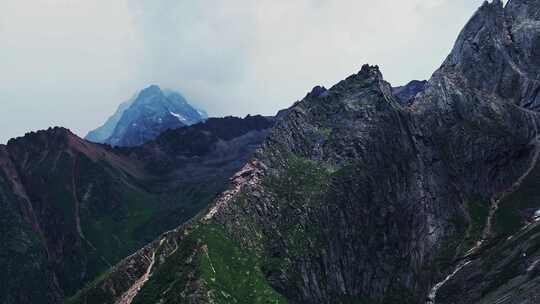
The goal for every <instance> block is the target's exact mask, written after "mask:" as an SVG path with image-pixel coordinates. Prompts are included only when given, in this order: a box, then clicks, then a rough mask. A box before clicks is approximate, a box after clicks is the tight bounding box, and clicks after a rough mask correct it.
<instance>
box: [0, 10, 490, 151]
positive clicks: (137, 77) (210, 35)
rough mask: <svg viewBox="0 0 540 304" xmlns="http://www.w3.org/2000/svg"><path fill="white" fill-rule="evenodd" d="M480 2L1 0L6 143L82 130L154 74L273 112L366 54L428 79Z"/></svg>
mask: <svg viewBox="0 0 540 304" xmlns="http://www.w3.org/2000/svg"><path fill="white" fill-rule="evenodd" d="M481 3H482V1H481V0H474V1H471V0H453V1H450V0H402V1H395V0H378V1H369V0H341V1H335V0H294V1H291V0H259V1H245V0H242V1H241V0H213V1H198V0H115V1H110V0H93V1H83V0H32V1H30V0H2V1H1V2H0V41H2V48H1V49H0V91H1V92H2V94H1V95H0V109H1V110H0V111H2V112H1V114H3V115H2V119H1V120H0V142H1V141H4V140H5V139H7V138H8V137H12V136H15V135H22V134H23V133H24V131H26V130H31V129H38V128H45V127H48V126H50V125H64V126H66V127H69V128H72V129H73V130H75V131H76V132H78V133H79V134H81V135H84V133H85V132H86V131H88V130H89V129H91V128H92V127H95V126H97V125H98V124H100V123H101V122H102V121H103V120H104V119H105V117H106V116H107V115H109V114H110V113H112V112H113V109H114V108H115V107H116V106H117V105H118V103H120V102H121V101H123V100H124V99H127V98H129V97H130V96H131V95H132V94H133V92H134V91H136V90H138V89H141V88H142V87H143V86H146V85H148V84H151V83H157V84H161V85H163V86H166V87H171V88H176V89H181V90H182V91H183V92H184V93H185V95H187V97H189V98H191V99H193V100H195V101H197V102H198V103H199V104H201V105H202V106H203V107H204V108H205V109H207V110H208V111H209V112H210V114H211V115H225V114H235V115H245V114H247V113H263V114H272V113H275V112H276V111H277V110H278V109H281V108H284V107H287V106H289V105H290V104H291V103H292V102H293V101H294V100H296V99H299V98H301V97H302V96H303V95H304V94H305V92H306V91H308V90H309V89H310V88H311V87H313V86H314V85H316V84H323V85H325V86H330V85H332V84H333V83H335V82H336V81H338V80H340V79H343V78H344V77H346V76H348V75H349V74H351V73H354V72H356V71H357V70H358V69H359V68H360V66H361V65H362V64H364V63H366V62H368V63H370V64H379V65H380V66H381V69H382V71H383V73H384V75H385V77H386V78H387V79H388V80H389V81H391V82H392V83H394V84H402V83H404V82H406V81H408V80H410V79H413V78H427V77H429V76H430V74H431V72H433V71H434V70H435V69H436V68H437V67H438V65H439V64H440V63H441V62H442V60H443V59H444V57H445V56H446V54H447V53H448V52H449V50H450V48H451V46H452V44H453V42H454V39H455V38H456V37H457V34H458V31H459V30H460V29H461V27H462V26H463V24H464V23H465V21H466V20H467V19H468V18H469V16H471V15H472V13H473V11H474V10H475V8H476V7H477V6H479V5H480V4H481Z"/></svg>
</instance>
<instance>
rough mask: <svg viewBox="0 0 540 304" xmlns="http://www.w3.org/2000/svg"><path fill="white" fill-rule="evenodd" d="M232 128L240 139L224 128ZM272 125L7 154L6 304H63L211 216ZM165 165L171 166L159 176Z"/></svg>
mask: <svg viewBox="0 0 540 304" xmlns="http://www.w3.org/2000/svg"><path fill="white" fill-rule="evenodd" d="M224 120H226V122H224ZM228 123H233V124H234V126H235V127H236V129H235V130H234V132H232V133H227V132H226V131H224V130H223V128H226V125H227V124H228ZM223 124H225V126H223ZM216 125H222V126H221V128H219V127H217V126H216ZM271 125H272V121H271V119H267V118H264V117H260V116H259V117H249V118H246V119H245V120H244V119H239V118H233V117H228V118H226V119H212V120H211V121H210V122H208V124H206V123H205V124H200V125H196V126H193V128H194V129H193V130H190V128H192V127H187V128H186V130H178V131H177V133H175V130H170V131H168V132H167V134H166V135H165V136H164V138H162V139H161V138H160V139H159V141H156V142H152V143H149V144H148V145H147V146H144V147H140V148H130V149H113V148H111V147H109V146H105V145H99V144H93V143H89V142H86V141H83V140H81V139H79V138H78V137H76V136H75V135H73V134H72V133H71V132H69V131H68V130H66V129H62V128H54V129H50V130H46V131H40V132H37V133H30V134H27V135H26V136H25V137H22V138H18V139H14V140H11V141H10V143H9V144H8V145H7V146H0V148H1V149H2V154H1V155H0V174H1V177H2V178H1V180H0V182H1V183H0V208H2V211H3V212H2V216H1V220H0V239H2V240H4V244H5V246H2V248H0V259H1V260H2V263H0V270H1V271H0V273H2V275H4V274H5V275H6V277H5V280H2V282H1V283H0V302H2V303H6V304H11V303H17V304H19V303H60V302H62V301H63V299H64V298H67V297H71V296H73V295H75V294H76V292H77V291H78V290H80V289H81V288H82V287H83V286H85V284H89V283H90V282H92V281H93V280H94V279H96V278H97V277H99V276H102V275H103V274H104V273H105V271H106V270H107V269H109V268H111V267H112V266H113V265H115V264H117V263H119V262H120V261H121V260H122V259H123V258H125V257H127V256H128V255H130V254H132V253H134V252H136V251H137V250H138V249H140V248H142V247H143V246H144V245H146V244H148V243H150V242H151V241H152V240H154V239H155V238H157V237H158V236H159V235H160V234H162V233H163V232H165V231H168V230H171V229H173V228H175V227H178V226H179V225H182V224H183V223H184V222H186V221H187V220H189V219H191V218H192V217H194V216H195V215H196V214H197V213H199V212H200V211H201V210H203V209H204V208H206V207H207V206H208V204H209V203H210V202H211V201H212V200H213V199H214V198H215V196H216V195H217V194H219V193H220V192H222V191H223V190H224V189H226V186H227V183H228V179H229V177H230V176H231V175H232V174H233V173H234V172H236V171H237V170H238V169H239V168H240V166H242V164H243V163H244V162H245V161H246V160H247V159H248V158H249V157H250V155H251V154H252V153H253V151H254V150H255V148H256V147H257V145H258V144H259V143H260V142H261V141H262V140H263V139H264V137H265V136H266V130H267V129H268V128H269V127H270V126H271ZM213 129H220V132H221V133H223V134H227V135H228V137H227V138H223V136H219V135H215V134H214V133H213V132H212V131H211V130H213ZM197 135H201V136H204V138H202V139H199V141H193V146H190V142H189V141H187V140H186V139H185V138H184V137H189V138H194V137H197ZM177 142H178V143H181V144H182V148H181V149H180V148H175V146H178V143H177ZM165 146H167V147H166V148H164V147H165ZM161 163H167V164H168V165H167V166H166V167H165V166H164V167H163V168H160V170H158V171H159V174H156V167H157V164H161ZM193 172H196V173H197V174H196V175H194V174H193ZM18 264H21V266H20V267H17V268H15V267H16V265H18ZM27 268H28V271H26V270H25V269H27ZM16 269H17V270H16ZM29 273H32V274H34V275H33V276H32V277H33V278H36V279H35V281H33V280H30V279H28V278H27V277H28V275H29ZM40 274H41V275H40Z"/></svg>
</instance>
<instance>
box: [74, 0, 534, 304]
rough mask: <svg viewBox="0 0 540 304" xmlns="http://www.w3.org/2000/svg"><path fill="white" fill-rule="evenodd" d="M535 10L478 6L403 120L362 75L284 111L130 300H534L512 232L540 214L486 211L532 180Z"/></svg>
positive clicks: (528, 240) (386, 92)
mask: <svg viewBox="0 0 540 304" xmlns="http://www.w3.org/2000/svg"><path fill="white" fill-rule="evenodd" d="M539 12H540V1H526V0H511V1H510V2H509V3H508V4H507V6H506V7H503V4H502V2H501V1H493V2H492V3H488V2H486V3H485V4H484V5H483V6H482V7H481V8H480V9H479V11H478V12H477V13H476V14H475V15H474V16H473V18H472V19H471V21H470V22H469V23H468V24H467V26H466V27H465V29H464V30H463V32H462V33H461V34H460V37H459V38H458V41H457V43H456V46H455V47H454V49H453V50H452V52H451V54H450V55H449V57H448V58H447V60H446V61H445V62H444V64H443V65H442V67H441V68H440V69H439V70H438V71H437V72H436V73H435V74H434V75H433V77H432V78H431V79H430V80H429V82H428V83H427V84H426V86H425V88H424V90H423V91H421V92H420V93H418V94H416V95H415V97H414V98H413V100H411V102H410V105H409V106H407V107H404V106H402V104H401V103H400V102H399V100H398V99H397V98H396V96H394V95H393V94H392V88H391V86H390V85H389V84H388V83H386V82H385V81H384V80H383V78H382V75H381V73H380V72H379V69H378V68H377V67H372V66H367V65H366V66H364V67H363V68H362V70H361V71H360V72H359V73H358V74H355V75H352V76H350V77H349V78H347V79H346V80H344V81H342V82H340V83H338V84H337V85H335V86H334V87H332V88H330V89H328V90H322V89H316V90H314V91H313V92H312V93H310V94H308V95H307V96H306V98H304V99H303V100H302V101H300V102H298V103H296V104H295V105H294V106H293V107H291V108H290V109H288V110H287V111H286V112H282V113H281V114H280V115H279V121H278V122H277V124H276V126H275V127H274V129H273V131H272V134H271V135H270V137H269V138H268V139H267V140H266V142H265V143H264V144H263V146H262V147H261V149H259V151H258V152H257V154H256V156H255V157H254V159H253V160H252V161H251V162H250V166H249V168H247V169H246V170H243V171H241V172H240V173H239V175H237V176H236V177H235V179H234V180H233V181H232V186H231V189H230V190H229V191H227V192H225V193H224V194H223V195H222V196H221V197H220V198H219V199H218V200H216V204H215V205H214V206H213V207H212V208H210V209H209V211H208V212H206V213H204V214H202V215H201V217H199V218H197V219H196V221H194V222H193V223H191V225H189V227H183V228H181V229H179V230H178V231H176V232H173V233H171V234H170V235H169V236H168V239H174V240H176V241H175V244H176V245H175V246H176V249H175V250H173V251H174V252H175V253H170V254H168V255H164V256H163V261H162V262H161V263H158V264H156V265H155V266H154V268H155V270H154V271H153V274H152V276H151V277H150V280H149V281H148V283H147V284H146V285H145V286H143V288H142V289H141V291H140V293H139V294H138V295H137V296H136V297H135V299H134V302H135V303H143V302H144V301H146V302H152V303H153V302H158V303H212V302H217V303H230V302H238V303H266V302H275V303H284V302H290V303H356V302H360V303H364V302H367V303H425V301H426V299H427V297H428V294H429V293H430V291H432V288H433V286H435V285H436V284H437V283H438V282H441V281H442V280H443V279H444V278H446V277H447V276H448V274H452V273H454V272H455V275H453V276H451V277H450V278H449V279H448V280H447V281H446V280H445V281H444V282H445V284H443V285H442V287H441V288H440V290H439V292H438V293H437V294H436V295H435V298H434V299H431V300H435V301H437V302H441V303H494V302H495V303H496V301H499V300H501V299H502V301H503V302H501V303H505V302H504V301H505V299H504V298H503V297H507V298H506V299H511V301H512V302H508V303H536V302H537V301H536V298H535V297H537V294H536V293H535V292H529V291H528V292H519V291H516V287H517V286H525V287H527V288H528V290H530V289H532V288H534V286H536V283H535V282H536V274H537V271H536V269H537V267H538V266H537V265H538V263H537V258H536V257H537V256H538V254H539V253H537V249H536V248H537V247H538V246H536V241H535V240H536V239H537V234H535V233H536V230H534V229H535V228H534V227H536V226H537V224H533V225H532V226H528V228H526V230H525V231H531V232H530V233H529V232H525V233H523V232H521V233H520V232H519V231H520V229H521V226H520V225H522V224H524V223H523V222H524V219H526V218H527V217H526V216H523V213H524V212H526V210H532V211H531V213H530V214H531V216H532V214H533V213H534V211H535V210H537V209H538V208H539V207H540V206H537V205H536V203H533V201H534V200H533V199H530V201H531V202H530V206H528V205H527V206H525V205H523V206H521V205H520V206H519V208H513V207H511V208H510V211H509V213H510V214H512V215H513V216H516V217H517V224H516V226H517V230H512V231H510V230H508V229H506V228H504V227H506V226H505V225H504V223H503V224H501V222H500V221H501V219H499V217H501V218H502V219H504V218H506V217H505V216H506V213H502V215H501V213H500V212H503V211H504V210H505V209H504V207H505V204H504V201H505V200H506V198H507V196H505V200H503V202H501V204H502V205H501V206H494V204H493V202H498V201H499V200H498V198H500V197H501V194H502V193H516V194H519V193H522V192H521V191H525V190H527V191H529V192H532V193H533V194H530V193H529V192H527V193H529V194H528V197H529V198H530V197H536V196H534V195H535V193H538V192H540V191H539V190H537V189H536V188H535V187H531V186H529V187H527V189H525V190H524V189H523V188H522V187H523V186H522V185H523V184H525V180H527V179H530V178H534V175H533V173H534V172H536V171H535V170H531V166H532V165H534V163H535V160H536V156H537V151H538V150H537V149H538V141H537V136H538V123H539V122H540V121H539V119H540V117H539V115H538V113H537V112H536V109H537V107H538V101H537V97H536V96H537V95H538V93H537V90H538V80H537V79H538V69H539V68H540V64H539V63H538V62H537V60H538V58H539V57H538V56H536V55H535V52H537V47H536V40H537V39H536V37H537V36H539V35H540V27H538V26H537V24H538V23H537V20H538V16H539V15H540V13H539ZM517 181H520V182H519V183H516V182H517ZM533 185H534V183H533ZM531 189H532V190H531ZM510 198H511V196H508V199H510ZM520 201H522V200H521V199H519V198H517V199H515V200H514V202H520ZM494 207H498V208H500V210H502V211H499V209H498V208H495V209H493V210H492V211H490V208H494ZM488 218H489V219H490V220H489V221H488ZM486 223H490V225H487V224H486ZM487 226H489V227H490V228H486V227H487ZM491 226H492V227H491ZM498 227H499V228H498ZM500 227H503V228H500ZM497 229H502V231H498V230H497ZM515 233H518V234H515ZM483 238H488V239H484V240H482V239H483ZM508 238H509V239H510V240H511V241H510V243H500V240H501V239H502V240H503V241H504V240H505V239H508ZM513 240H514V241H513ZM478 241H482V242H481V244H485V245H481V246H477V245H476V244H478ZM225 244H228V245H225ZM158 247H159V246H158ZM475 247H477V249H475V250H474V251H473V256H471V253H470V249H471V248H475ZM238 248H240V249H238ZM157 250H159V249H157ZM494 250H500V251H494ZM238 251H241V252H247V253H249V256H251V257H253V260H251V259H248V258H246V257H244V256H240V255H236V253H237V252H238ZM523 251H525V255H526V256H531V258H527V259H525V260H515V257H518V256H520V255H521V256H523V253H524V252H523ZM220 253H221V255H220ZM219 256H233V257H238V259H232V260H226V259H218V257H219ZM464 257H466V258H467V259H470V260H469V261H468V263H467V265H466V266H464V267H462V268H459V269H457V271H456V263H458V262H459V261H460V259H462V258H464ZM167 261H175V263H174V265H185V267H177V268H174V269H175V271H174V272H172V273H171V271H169V272H167V269H169V267H172V265H171V264H170V263H167ZM194 261H195V262H194ZM238 261H242V263H240V262H238ZM513 261H517V262H515V263H514V262H513ZM246 263H247V264H246ZM239 265H240V266H242V267H247V270H246V269H245V268H242V267H240V266H239ZM458 265H459V264H458ZM508 265H510V266H511V267H509V268H508V267H507V266H508ZM514 266H515V267H514ZM239 267H240V268H239ZM182 269H183V270H182ZM236 269H242V270H243V271H244V270H246V271H245V272H244V273H245V274H248V273H249V274H252V275H253V274H254V275H255V276H254V277H251V276H249V277H248V276H241V277H240V278H239V277H236V276H234V270H236ZM504 269H506V270H505V272H504V276H503V277H504V280H503V282H502V283H501V282H500V281H499V280H500V278H501V270H504ZM508 269H509V270H508ZM512 271H515V273H517V274H516V275H514V274H513V273H512ZM509 272H510V274H509ZM483 275H485V276H486V278H487V284H489V286H488V287H489V288H485V287H486V286H484V285H483V284H485V283H482V282H483V281H482V280H481V279H480V278H481V277H482V276H483ZM261 276H262V279H261ZM512 278H516V280H515V281H512ZM111 280H113V281H114V279H113V278H112V277H109V278H104V279H103V280H102V281H100V282H97V283H96V284H97V286H104V285H106V284H108V282H110V281H111ZM133 282H134V281H133ZM231 282H235V283H234V284H233V283H231ZM447 288H448V289H447ZM450 288H452V289H450ZM187 291H189V292H187ZM484 291H486V292H484ZM275 292H277V293H278V294H277V295H276V293H275ZM190 294H191V295H197V297H196V298H194V297H189V295H190ZM462 295H463V296H462ZM89 299H92V297H90V296H89V295H88V294H84V293H83V294H81V295H80V297H79V298H77V299H74V301H75V302H77V301H78V302H81V303H84V301H88V300H89ZM231 299H233V300H234V301H233V300H231ZM246 299H249V300H246ZM143 300H144V301H143ZM137 301H138V302H137ZM520 301H521V302H520Z"/></svg>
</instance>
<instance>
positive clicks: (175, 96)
mask: <svg viewBox="0 0 540 304" xmlns="http://www.w3.org/2000/svg"><path fill="white" fill-rule="evenodd" d="M207 118H208V115H207V114H206V112H205V111H203V110H200V109H196V108H195V107H193V106H192V105H190V104H189V103H188V102H187V100H186V99H185V98H184V97H183V96H182V95H181V94H180V93H178V92H174V91H170V90H162V89H161V88H160V87H159V86H156V85H152V86H150V87H148V88H146V89H144V90H142V91H141V92H140V93H139V94H138V95H137V96H136V97H134V98H132V99H131V100H129V101H127V102H125V103H123V104H121V105H120V106H119V107H118V110H117V111H116V113H115V114H114V115H113V116H111V117H110V118H109V119H108V120H107V122H106V123H105V124H104V125H103V126H101V127H99V128H98V129H96V130H94V131H92V132H90V133H88V135H87V136H86V139H87V140H89V141H93V142H97V143H107V144H110V145H113V146H139V145H142V144H144V143H145V142H147V141H149V140H152V139H155V138H156V137H157V136H158V135H159V134H161V133H162V132H163V131H166V130H168V129H176V128H180V127H184V126H190V125H193V124H195V123H198V122H201V121H203V120H205V119H207Z"/></svg>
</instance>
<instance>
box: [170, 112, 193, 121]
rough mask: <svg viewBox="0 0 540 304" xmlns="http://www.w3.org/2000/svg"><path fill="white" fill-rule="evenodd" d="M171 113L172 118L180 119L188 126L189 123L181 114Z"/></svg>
mask: <svg viewBox="0 0 540 304" xmlns="http://www.w3.org/2000/svg"><path fill="white" fill-rule="evenodd" d="M169 113H171V115H172V116H174V117H176V118H178V120H180V121H181V122H183V123H186V124H187V123H188V120H187V119H186V118H185V117H184V116H182V115H181V114H178V113H174V112H172V111H169Z"/></svg>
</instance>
